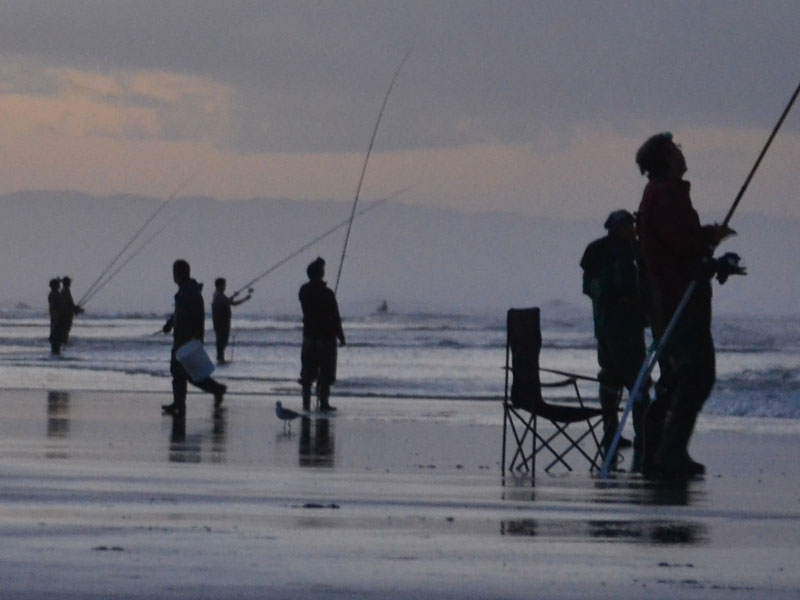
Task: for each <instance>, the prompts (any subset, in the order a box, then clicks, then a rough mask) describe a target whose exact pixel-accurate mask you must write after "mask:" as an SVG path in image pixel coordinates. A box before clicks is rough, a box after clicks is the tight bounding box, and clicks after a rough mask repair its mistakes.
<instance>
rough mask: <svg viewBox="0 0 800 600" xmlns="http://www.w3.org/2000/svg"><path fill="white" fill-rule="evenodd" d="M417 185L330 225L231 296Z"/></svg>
mask: <svg viewBox="0 0 800 600" xmlns="http://www.w3.org/2000/svg"><path fill="white" fill-rule="evenodd" d="M417 185H418V184H414V185H410V186H408V187H405V188H403V189H401V190H398V191H396V192H395V193H393V194H390V195H389V196H386V197H385V198H381V199H380V200H375V202H373V203H372V204H370V205H369V206H367V207H365V208H362V209H361V210H360V211H358V212H357V213H356V214H355V215H353V216H352V217H351V218H349V219H346V220H344V221H342V222H341V223H339V224H338V225H334V226H333V227H331V228H330V229H328V230H327V231H325V232H323V233H321V234H319V235H318V236H317V237H315V238H314V239H313V240H311V241H310V242H307V243H305V244H303V245H302V246H301V247H300V248H298V249H297V250H295V251H294V252H292V253H291V254H289V255H288V256H286V257H284V258H282V259H281V260H279V261H278V262H276V263H275V264H273V265H272V266H271V267H269V268H268V269H267V270H266V271H264V272H263V273H261V274H260V275H258V276H257V277H254V278H253V279H251V280H250V281H248V282H247V283H246V284H244V285H243V286H242V287H240V288H239V289H238V290H236V291H235V292H234V293H233V294H232V295H233V296H236V295H238V294H241V293H242V292H243V291H245V290H246V289H249V288H251V287H252V286H253V285H254V284H255V283H257V282H259V281H261V280H262V279H263V278H264V277H266V276H267V275H269V274H270V273H272V272H273V271H274V270H275V269H277V268H278V267H280V266H281V265H283V264H285V263H287V262H289V261H290V260H291V259H293V258H294V257H295V256H297V255H298V254H302V253H303V252H305V251H306V250H308V249H309V248H310V247H311V246H313V245H314V244H316V243H317V242H320V241H322V240H324V239H325V238H326V237H328V236H330V235H332V234H333V233H335V232H337V231H339V230H340V229H341V228H342V227H345V226H346V225H348V224H349V223H352V221H353V219H354V218H355V217H360V216H361V215H363V214H364V213H366V212H369V211H371V210H372V209H373V208H378V207H379V206H380V205H382V204H384V203H385V202H388V201H389V200H393V199H394V198H397V197H398V196H400V195H402V194H405V193H406V192H407V191H409V190H411V189H413V188H415V187H417Z"/></svg>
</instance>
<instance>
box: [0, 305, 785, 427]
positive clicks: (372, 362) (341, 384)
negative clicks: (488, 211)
mask: <svg viewBox="0 0 800 600" xmlns="http://www.w3.org/2000/svg"><path fill="white" fill-rule="evenodd" d="M163 321H164V318H163V317H162V316H161V315H106V316H96V315H94V316H93V315H84V316H79V317H78V318H76V320H75V325H74V328H73V330H72V336H71V340H70V344H69V345H68V346H66V347H65V349H64V350H63V354H62V356H60V357H52V356H50V353H49V345H48V342H47V337H48V334H49V323H48V320H47V318H46V317H45V316H44V315H41V314H35V313H32V312H31V311H17V312H14V311H5V312H4V313H2V315H0V382H1V383H0V386H2V387H3V388H6V389H37V390H41V389H47V390H90V391H126V392H127V391H139V392H142V393H154V392H158V393H169V392H170V379H169V353H170V346H171V338H170V337H169V336H165V335H162V334H161V333H160V330H161V326H162V324H163ZM344 322H345V323H344V327H345V333H346V336H347V342H348V344H347V346H346V347H344V348H340V350H339V367H338V382H337V384H336V386H335V387H334V390H333V396H334V397H335V396H336V395H347V396H351V397H356V398H358V397H364V398H370V399H373V400H375V399H377V400H383V399H385V402H387V403H392V405H393V406H394V407H395V408H398V409H400V410H401V408H400V407H402V402H403V401H404V400H409V399H430V401H431V402H446V401H447V400H450V399H470V400H474V401H476V402H496V401H497V400H498V399H499V398H500V397H501V396H502V394H503V382H504V371H503V368H502V367H503V364H504V360H505V315H504V314H503V313H498V314H486V315H480V316H476V315H448V314H421V313H415V314H396V313H392V312H388V313H381V314H377V313H376V314H365V315H360V316H358V315H356V316H353V315H350V316H348V315H347V314H345V315H344ZM542 334H543V339H544V347H543V350H542V356H541V365H542V367H545V368H551V369H556V370H563V371H569V372H575V373H579V374H583V375H588V376H594V375H596V373H597V363H596V356H595V345H594V339H593V336H592V323H591V316H590V315H589V314H588V309H587V310H585V311H584V310H581V309H580V308H579V307H575V306H572V305H569V304H565V303H559V302H554V303H551V304H550V305H545V306H544V307H543V312H542ZM714 338H715V342H716V346H717V383H716V386H715V388H714V392H713V394H712V396H711V398H710V399H709V401H708V403H707V404H706V407H705V408H704V414H708V415H720V416H727V417H745V416H746V417H770V418H777V419H800V391H798V381H799V380H800V317H763V316H762V317H731V316H724V315H723V316H716V317H715V320H714ZM300 342H301V329H300V322H299V316H298V315H286V316H264V315H244V314H240V313H236V314H235V316H234V320H233V328H232V341H231V345H230V346H229V347H228V352H227V354H228V357H229V358H232V361H231V363H230V364H229V365H225V366H222V367H220V368H218V369H217V371H216V372H215V375H214V376H215V377H217V378H218V379H219V380H220V381H223V382H225V383H226V384H227V385H228V386H229V391H230V392H233V393H238V394H248V395H253V396H262V395H263V396H264V398H265V403H266V402H269V403H270V404H271V403H272V402H273V401H274V399H275V397H276V396H285V397H286V399H284V404H285V405H287V406H293V405H294V404H293V402H294V401H293V398H296V403H297V404H299V389H300V388H299V384H298V382H297V379H298V376H299V372H300ZM206 344H207V349H208V352H209V355H211V356H213V355H214V346H213V344H214V333H213V329H212V328H211V324H210V319H209V321H208V323H207V328H206ZM546 378H547V376H546V377H545V379H546ZM552 378H553V379H558V377H557V376H552ZM582 390H583V392H584V393H585V394H586V395H594V394H596V390H594V384H593V383H591V382H586V383H582Z"/></svg>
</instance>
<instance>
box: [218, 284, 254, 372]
mask: <svg viewBox="0 0 800 600" xmlns="http://www.w3.org/2000/svg"><path fill="white" fill-rule="evenodd" d="M226 285H227V282H226V281H225V278H224V277H217V278H216V279H215V280H214V297H213V299H212V300H211V322H212V323H213V324H214V334H215V336H216V342H217V364H220V365H224V364H225V363H226V362H227V361H226V360H225V348H226V347H227V346H228V339H229V338H230V335H231V318H232V316H233V311H232V310H231V308H232V307H234V306H239V305H240V304H243V303H245V302H247V301H248V300H250V298H252V296H253V290H252V289H250V290H247V296H245V297H244V298H237V296H238V295H239V292H234V293H233V294H232V295H231V296H230V297H228V296H226V295H225V286H226Z"/></svg>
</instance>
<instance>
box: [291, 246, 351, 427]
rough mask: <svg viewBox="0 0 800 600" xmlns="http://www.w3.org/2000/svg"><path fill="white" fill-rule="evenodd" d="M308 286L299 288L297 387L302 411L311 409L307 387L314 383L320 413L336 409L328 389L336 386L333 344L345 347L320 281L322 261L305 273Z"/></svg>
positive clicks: (333, 305) (330, 297) (331, 299)
mask: <svg viewBox="0 0 800 600" xmlns="http://www.w3.org/2000/svg"><path fill="white" fill-rule="evenodd" d="M306 274H307V275H308V282H307V283H305V284H303V285H302V286H301V287H300V292H299V298H300V306H301V307H302V309H303V347H302V350H301V353H300V362H301V370H300V384H301V386H302V397H303V410H305V411H308V410H310V409H311V386H312V384H313V383H314V381H316V382H317V398H318V399H319V409H320V411H322V412H332V411H335V410H336V408H335V407H333V406H331V404H330V401H329V399H330V390H331V385H333V384H334V383H335V382H336V360H337V350H336V340H337V339H338V340H339V343H340V344H341V345H342V346H344V345H345V343H346V342H345V337H344V331H343V330H342V319H341V316H340V315H339V305H338V303H337V302H336V296H335V295H334V293H333V290H331V289H330V288H329V287H328V285H327V284H326V283H325V281H324V277H325V261H324V260H323V259H322V258H319V257H318V258H317V259H316V260H314V261H313V262H312V263H311V264H309V265H308V268H307V269H306Z"/></svg>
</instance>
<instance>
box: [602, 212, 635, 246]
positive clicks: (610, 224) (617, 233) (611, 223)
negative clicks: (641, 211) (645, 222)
mask: <svg viewBox="0 0 800 600" xmlns="http://www.w3.org/2000/svg"><path fill="white" fill-rule="evenodd" d="M634 225H635V220H634V218H633V215H632V214H631V213H629V212H628V211H627V210H624V209H621V210H615V211H614V212H612V213H611V214H609V215H608V218H607V219H606V222H605V223H603V227H605V228H606V229H607V230H608V235H610V236H611V237H614V238H618V239H621V240H629V241H631V240H633V239H634V238H635V237H636V228H635V226H634Z"/></svg>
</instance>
